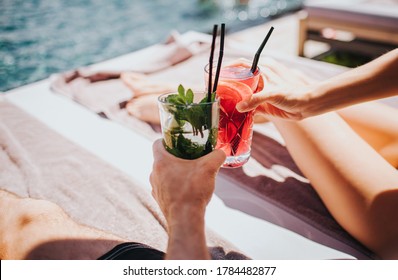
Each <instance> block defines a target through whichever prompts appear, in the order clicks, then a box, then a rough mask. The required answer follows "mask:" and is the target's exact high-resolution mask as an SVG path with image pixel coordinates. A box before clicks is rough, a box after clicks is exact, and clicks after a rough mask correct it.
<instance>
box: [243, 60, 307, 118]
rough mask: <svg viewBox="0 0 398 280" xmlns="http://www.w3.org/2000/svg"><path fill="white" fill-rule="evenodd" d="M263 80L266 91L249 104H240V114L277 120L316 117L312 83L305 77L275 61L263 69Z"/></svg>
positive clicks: (247, 102)
mask: <svg viewBox="0 0 398 280" xmlns="http://www.w3.org/2000/svg"><path fill="white" fill-rule="evenodd" d="M260 69H261V70H262V75H263V76H264V80H265V85H264V89H263V90H262V91H261V92H259V93H256V94H253V96H252V97H251V99H250V100H248V101H242V102H240V103H238V105H237V109H238V111H240V112H246V111H251V110H254V109H255V110H256V112H257V113H263V114H266V115H271V116H274V117H279V118H284V119H291V120H301V119H303V118H305V117H308V116H310V115H313V114H314V113H315V112H313V109H315V108H313V106H312V105H313V104H311V102H310V101H311V97H312V90H311V86H310V85H309V84H310V83H312V81H311V80H310V79H309V78H308V77H305V76H304V75H303V74H302V73H300V72H297V71H294V70H291V69H288V68H287V67H286V66H284V65H282V64H280V63H278V62H276V61H275V60H272V59H267V60H266V63H265V64H263V65H260Z"/></svg>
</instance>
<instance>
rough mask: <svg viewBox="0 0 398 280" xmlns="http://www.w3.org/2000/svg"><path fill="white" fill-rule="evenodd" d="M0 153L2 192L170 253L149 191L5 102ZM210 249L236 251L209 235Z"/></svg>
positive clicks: (0, 114) (0, 124) (1, 106)
mask: <svg viewBox="0 0 398 280" xmlns="http://www.w3.org/2000/svg"><path fill="white" fill-rule="evenodd" d="M0 147H1V149H0V188H1V189H5V190H8V191H10V192H13V193H15V194H17V195H19V196H22V197H33V198H42V199H46V200H49V201H52V202H55V203H56V204H58V205H60V206H61V207H62V208H63V209H64V210H65V211H66V212H67V213H68V214H69V215H70V216H71V217H72V219H74V220H75V221H77V222H79V223H82V224H85V225H88V226H91V227H95V228H98V229H102V230H105V231H108V232H111V233H114V234H116V235H119V236H121V237H123V238H126V239H128V240H131V241H135V242H141V243H145V244H147V245H150V246H152V247H154V248H156V249H159V250H162V251H164V250H165V249H166V244H167V233H166V230H165V222H164V218H163V215H162V214H161V212H160V210H159V208H158V206H157V204H156V202H155V201H154V199H153V198H152V196H151V195H150V194H149V192H148V191H147V190H145V189H144V188H142V187H140V186H139V185H138V184H137V183H136V182H134V180H133V179H132V178H130V177H129V176H127V175H126V174H124V173H122V172H121V171H119V170H116V169H115V168H113V167H112V166H110V165H109V164H107V163H106V162H104V161H102V160H101V159H99V158H97V157H95V156H94V155H92V154H90V153H89V152H87V151H85V150H83V149H82V148H80V147H79V146H77V145H75V144H73V143H72V142H70V141H68V140H67V139H65V138H63V137H62V136H60V135H59V134H57V133H56V132H54V131H52V130H51V129H49V128H48V127H46V126H45V125H44V124H42V123H40V122H39V121H38V120H36V119H34V118H33V117H31V116H30V115H28V114H27V113H25V112H23V111H22V110H20V109H19V108H17V107H15V106H14V105H12V104H10V103H8V102H7V101H1V102H0ZM126 156H128V155H127V154H126ZM208 244H209V246H221V247H224V249H225V251H226V252H229V251H230V249H231V248H233V247H232V246H231V245H230V244H228V242H226V241H224V240H222V238H219V237H218V236H216V235H215V234H213V233H212V232H210V231H209V232H208ZM213 253H214V254H218V257H221V258H222V257H223V256H220V254H219V253H220V251H219V250H214V252H213Z"/></svg>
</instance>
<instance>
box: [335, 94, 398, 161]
mask: <svg viewBox="0 0 398 280" xmlns="http://www.w3.org/2000/svg"><path fill="white" fill-rule="evenodd" d="M338 114H339V115H340V116H341V117H342V118H343V119H344V120H345V121H346V122H347V123H348V124H349V125H350V126H351V128H352V129H353V130H354V131H355V132H356V133H358V135H360V136H361V137H362V138H363V139H364V140H365V141H366V142H368V143H369V144H370V145H371V146H372V147H373V148H374V149H375V150H376V151H377V152H378V153H379V154H380V155H381V156H382V157H383V158H384V159H385V160H387V161H388V162H389V163H390V164H391V165H392V166H394V167H395V168H398V109H395V108H392V107H390V106H387V105H384V104H381V103H378V102H368V103H364V104H360V105H356V106H351V107H348V108H345V109H342V110H339V111H338Z"/></svg>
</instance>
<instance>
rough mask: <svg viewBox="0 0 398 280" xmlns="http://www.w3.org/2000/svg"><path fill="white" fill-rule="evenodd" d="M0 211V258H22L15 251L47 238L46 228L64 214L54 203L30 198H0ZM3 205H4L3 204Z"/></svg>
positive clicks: (55, 222)
mask: <svg viewBox="0 0 398 280" xmlns="http://www.w3.org/2000/svg"><path fill="white" fill-rule="evenodd" d="M3 202H4V204H3V205H2V214H1V223H2V225H1V228H2V229H1V233H0V247H1V250H0V255H1V257H2V258H12V259H18V258H22V257H23V256H21V255H20V254H18V252H19V251H20V250H21V251H22V249H23V248H24V247H25V246H28V247H30V245H34V244H38V243H40V242H41V241H43V239H45V238H47V235H48V234H49V231H48V230H49V228H50V227H51V226H53V225H54V224H60V223H62V221H63V220H65V218H66V217H67V216H66V214H65V212H64V211H63V210H62V209H61V208H60V207H59V206H58V205H56V204H54V203H52V202H49V201H45V200H37V199H31V198H12V199H8V200H7V201H3ZM3 206H4V207H3Z"/></svg>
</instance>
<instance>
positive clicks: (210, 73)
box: [207, 24, 218, 102]
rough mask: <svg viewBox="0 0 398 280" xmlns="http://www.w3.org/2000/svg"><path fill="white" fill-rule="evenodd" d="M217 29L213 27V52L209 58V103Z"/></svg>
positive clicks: (208, 99)
mask: <svg viewBox="0 0 398 280" xmlns="http://www.w3.org/2000/svg"><path fill="white" fill-rule="evenodd" d="M217 28H218V25H217V24H215V25H214V27H213V40H212V41H211V50H210V57H209V82H208V91H207V102H210V101H211V80H212V71H213V56H214V46H215V44H216V37H217Z"/></svg>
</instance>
